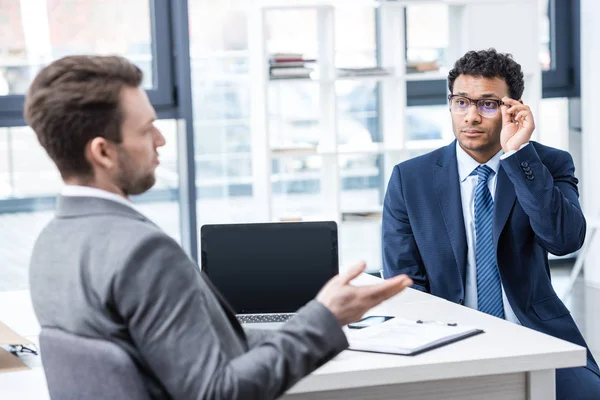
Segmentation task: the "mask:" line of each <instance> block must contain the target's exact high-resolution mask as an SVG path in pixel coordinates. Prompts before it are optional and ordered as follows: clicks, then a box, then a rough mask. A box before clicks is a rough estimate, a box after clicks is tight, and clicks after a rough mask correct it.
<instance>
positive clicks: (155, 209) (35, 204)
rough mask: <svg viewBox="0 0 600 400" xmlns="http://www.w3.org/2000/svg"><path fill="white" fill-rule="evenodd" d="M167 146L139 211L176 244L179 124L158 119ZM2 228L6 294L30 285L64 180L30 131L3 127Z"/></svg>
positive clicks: (1, 276)
mask: <svg viewBox="0 0 600 400" xmlns="http://www.w3.org/2000/svg"><path fill="white" fill-rule="evenodd" d="M156 126H157V127H158V128H159V129H160V130H161V131H162V132H163V134H164V136H165V139H166V141H167V144H166V145H165V146H163V147H161V148H160V149H159V154H160V160H161V164H160V166H159V167H158V168H157V170H156V177H157V181H156V184H155V186H154V187H153V188H152V189H151V190H150V191H148V192H146V193H144V194H143V195H141V196H138V197H135V198H133V199H132V200H133V201H134V203H135V205H136V207H137V208H138V209H139V210H140V211H141V212H142V213H144V215H146V216H148V217H149V218H150V219H152V220H153V221H154V222H155V223H157V224H158V225H159V226H160V227H161V228H162V229H163V230H164V231H165V232H167V234H169V235H171V236H173V237H174V238H175V239H176V240H179V238H180V225H179V224H180V222H179V221H180V218H179V204H178V200H179V180H178V168H177V150H176V149H177V136H178V131H177V122H176V121H173V120H171V121H157V122H156ZM0 160H2V162H0V226H2V233H3V235H2V246H0V254H1V255H2V259H3V260H4V261H3V268H1V269H0V291H2V290H20V289H26V288H27V286H28V276H27V269H28V265H29V257H30V254H31V251H32V249H33V244H34V242H35V239H36V237H37V236H38V235H39V233H40V232H41V230H42V229H43V227H44V226H45V225H46V224H47V223H48V222H49V221H50V220H51V219H52V217H53V216H54V205H55V198H56V195H57V194H58V193H59V192H60V189H61V187H62V181H61V179H60V175H59V173H58V170H57V169H56V167H55V166H54V164H53V163H52V161H51V160H50V159H49V157H48V156H47V155H46V152H45V151H44V149H43V148H42V147H41V146H40V144H39V143H38V140H37V137H36V135H35V133H34V132H33V131H32V130H31V129H30V128H29V127H18V128H0Z"/></svg>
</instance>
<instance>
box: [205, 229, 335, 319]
mask: <svg viewBox="0 0 600 400" xmlns="http://www.w3.org/2000/svg"><path fill="white" fill-rule="evenodd" d="M200 235H201V243H202V245H201V247H202V269H203V270H204V272H205V273H206V274H207V275H208V277H209V279H210V280H211V282H212V283H213V284H214V285H215V286H216V287H217V288H218V289H219V290H220V291H221V293H222V294H223V295H224V297H225V298H226V299H227V301H228V302H229V303H230V304H231V305H232V306H233V307H234V309H235V311H236V312H237V313H238V314H248V313H285V312H295V311H296V310H298V308H300V307H302V306H303V305H305V304H306V303H307V302H309V301H310V300H312V299H313V298H314V297H315V296H316V295H317V293H318V292H319V290H320V289H321V287H322V286H323V285H324V284H325V283H326V282H327V281H328V280H329V279H331V278H332V277H333V276H334V275H336V274H337V273H338V249H337V225H336V223H335V222H283V223H264V224H226V225H204V226H202V228H201V233H200Z"/></svg>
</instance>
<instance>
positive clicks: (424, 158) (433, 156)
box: [396, 142, 454, 171]
mask: <svg viewBox="0 0 600 400" xmlns="http://www.w3.org/2000/svg"><path fill="white" fill-rule="evenodd" d="M453 143H454V142H453ZM449 146H452V144H450V145H447V146H444V147H440V148H438V149H435V150H433V151H430V152H428V153H425V154H422V155H420V156H417V157H413V158H410V159H408V160H405V161H402V162H400V163H398V164H397V165H396V168H398V169H399V170H401V171H404V170H411V171H412V170H415V169H417V170H422V169H423V168H430V167H431V166H432V165H434V164H436V163H438V161H439V160H440V159H441V158H442V157H443V156H444V155H445V154H447V152H448V151H449V149H448V147H449Z"/></svg>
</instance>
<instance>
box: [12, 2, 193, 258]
mask: <svg viewBox="0 0 600 400" xmlns="http://www.w3.org/2000/svg"><path fill="white" fill-rule="evenodd" d="M148 1H149V4H150V15H149V17H150V26H151V49H152V67H153V77H152V79H153V81H154V82H153V88H152V89H147V90H146V93H147V94H148V98H149V99H150V102H151V104H152V105H153V107H154V108H155V110H156V113H157V117H158V119H176V120H178V121H179V122H180V124H179V129H180V132H179V134H178V148H179V155H180V156H179V161H178V172H179V188H178V189H176V190H172V189H165V190H161V191H157V192H153V193H145V194H143V195H141V196H138V197H136V202H140V203H143V202H152V201H165V200H172V199H178V200H179V215H180V227H181V244H182V247H183V248H184V249H185V250H186V251H187V253H188V254H189V255H190V257H191V258H192V259H193V260H195V261H196V262H197V261H198V229H197V218H196V200H197V188H196V174H195V165H194V123H193V122H194V116H193V108H192V85H191V72H190V48H189V16H188V2H187V1H179V0H148ZM24 102H25V96H24V95H8V96H0V128H16V127H23V126H26V125H27V124H26V123H25V120H24V117H23V106H24ZM55 203H56V197H55V196H32V197H26V198H7V199H0V213H9V212H10V213H12V212H32V211H40V210H47V209H52V208H54V206H55Z"/></svg>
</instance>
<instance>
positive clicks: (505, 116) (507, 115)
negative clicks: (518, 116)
mask: <svg viewBox="0 0 600 400" xmlns="http://www.w3.org/2000/svg"><path fill="white" fill-rule="evenodd" d="M500 112H501V113H502V126H504V125H507V124H510V123H512V117H511V115H510V113H509V112H508V107H507V106H500Z"/></svg>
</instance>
